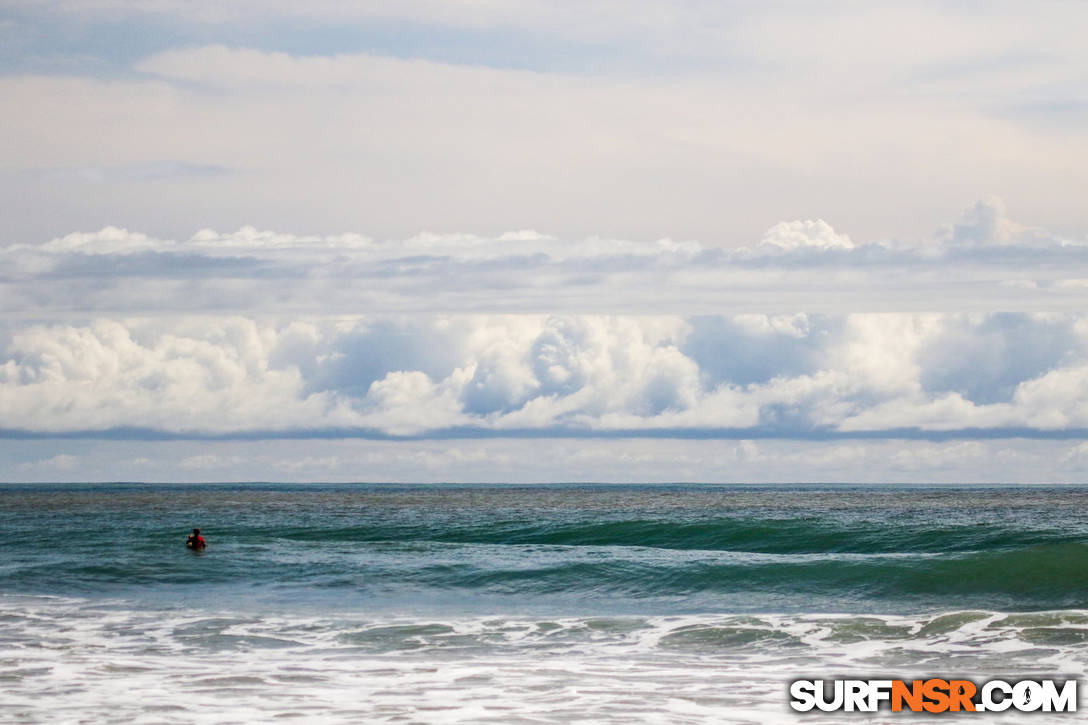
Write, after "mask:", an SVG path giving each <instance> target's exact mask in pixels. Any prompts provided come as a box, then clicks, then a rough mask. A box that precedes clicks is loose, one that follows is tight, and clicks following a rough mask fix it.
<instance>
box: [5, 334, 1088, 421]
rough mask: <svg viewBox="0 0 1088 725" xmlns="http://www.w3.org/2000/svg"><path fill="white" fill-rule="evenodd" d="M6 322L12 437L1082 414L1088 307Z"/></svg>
mask: <svg viewBox="0 0 1088 725" xmlns="http://www.w3.org/2000/svg"><path fill="white" fill-rule="evenodd" d="M6 338H7V339H6V347H5V349H4V351H3V360H4V362H3V363H2V365H0V427H2V428H3V429H6V430H8V431H9V433H10V432H18V431H22V432H24V433H27V432H33V433H43V434H62V433H73V432H86V431H108V430H114V429H130V430H131V429H134V430H140V431H144V433H141V435H142V434H146V433H155V432H158V433H162V434H172V435H183V436H193V435H196V436H205V435H211V436H222V435H227V436H235V435H250V434H259V435H288V436H295V435H317V436H326V435H370V436H384V435H391V436H446V435H450V434H454V433H456V434H458V435H484V436H515V437H516V436H524V435H550V434H557V435H614V434H624V435H630V434H637V433H639V432H648V433H652V434H653V435H675V436H690V435H711V436H726V437H743V436H745V435H746V433H745V432H746V431H747V432H748V433H747V435H751V436H757V437H767V436H770V437H795V438H796V437H813V436H815V437H821V436H825V437H826V436H869V435H873V434H876V435H904V434H910V433H909V432H910V431H916V432H917V433H918V434H923V435H924V434H944V433H948V432H956V431H960V432H963V433H964V434H966V432H969V431H972V430H975V429H992V430H994V431H997V432H999V433H1001V432H1002V431H1005V432H1006V433H1001V434H1008V432H1009V431H1012V432H1016V431H1020V432H1023V431H1029V432H1030V431H1035V432H1037V433H1038V434H1061V433H1063V432H1074V433H1075V432H1076V431H1080V430H1083V429H1085V428H1088V413H1086V412H1085V411H1088V320H1086V319H1085V318H1084V316H1083V315H1052V314H1051V315H1027V314H990V315H958V314H921V315H919V314H853V315H847V316H841V317H827V316H808V315H789V316H774V315H737V316H731V317H724V316H717V317H705V316H700V317H664V316H654V317H633V316H595V315H513V316H511V315H504V316H454V317H419V316H412V317H404V318H388V317H386V318H364V319H356V320H344V319H341V320H315V321H311V322H292V323H289V324H275V323H270V322H264V323H262V322H259V321H256V320H253V319H248V318H219V317H215V318H199V317H198V318H185V319H182V320H176V319H175V320H171V321H166V320H160V319H144V320H137V319H130V320H108V319H101V320H98V321H96V322H94V323H91V324H87V325H40V324H30V325H15V326H14V327H13V328H12V329H10V330H9V331H8V334H7V336H6ZM949 340H954V341H957V342H958V346H956V345H949V344H948V341H949ZM133 435H135V433H133Z"/></svg>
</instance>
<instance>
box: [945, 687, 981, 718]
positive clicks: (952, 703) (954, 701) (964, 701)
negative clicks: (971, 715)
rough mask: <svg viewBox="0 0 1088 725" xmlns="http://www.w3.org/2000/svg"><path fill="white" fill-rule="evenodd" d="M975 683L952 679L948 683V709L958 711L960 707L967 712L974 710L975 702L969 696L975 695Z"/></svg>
mask: <svg viewBox="0 0 1088 725" xmlns="http://www.w3.org/2000/svg"><path fill="white" fill-rule="evenodd" d="M975 689H976V688H975V683H973V682H971V681H970V680H952V681H951V682H949V683H948V694H949V709H950V710H953V711H955V712H959V710H960V708H961V707H962V708H963V709H964V710H965V711H967V712H974V711H975V703H973V702H971V698H972V697H974V696H975Z"/></svg>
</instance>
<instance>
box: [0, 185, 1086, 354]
mask: <svg viewBox="0 0 1088 725" xmlns="http://www.w3.org/2000/svg"><path fill="white" fill-rule="evenodd" d="M0 262H2V263H3V265H4V270H5V275H4V276H3V277H2V278H0V297H2V298H5V301H6V302H7V309H8V310H9V312H10V314H17V315H21V316H25V317H31V318H38V319H41V318H43V317H44V318H47V319H48V318H62V319H71V318H73V317H77V318H78V317H80V316H82V317H86V316H94V315H96V314H98V315H107V316H108V315H116V314H134V315H147V314H159V313H169V314H178V313H186V312H188V313H193V314H208V313H210V312H216V313H220V314H239V315H245V316H258V315H266V314H277V315H279V314H285V315H288V316H291V317H297V316H298V315H300V314H302V315H305V314H312V315H321V316H330V315H338V314H341V313H342V312H343V311H345V310H349V311H351V312H352V313H355V314H359V313H370V312H389V311H398V312H404V313H425V314H444V313H459V312H506V311H511V310H516V311H519V312H533V313H552V312H557V313H558V312H573V313H584V312H587V311H599V312H615V313H622V314H647V313H654V314H656V313H675V314H682V315H687V314H692V313H718V312H720V311H722V310H729V311H731V312H734V313H743V312H746V311H752V312H755V313H758V314H757V316H756V317H755V318H753V319H764V318H763V317H760V315H764V314H766V313H769V312H796V311H797V310H806V311H810V312H828V313H834V314H843V313H848V312H852V311H855V310H859V309H860V310H887V311H904V312H920V311H926V310H932V311H938V312H943V311H948V310H957V311H959V310H964V311H967V310H978V311H982V312H985V311H989V310H993V309H1005V310H1010V311H1039V312H1041V311H1047V310H1050V311H1067V310H1077V309H1082V308H1083V305H1084V304H1085V302H1086V300H1085V287H1084V285H1082V284H1080V283H1079V282H1078V280H1081V279H1084V278H1088V243H1084V242H1081V241H1078V240H1076V239H1070V238H1066V237H1063V236H1059V235H1054V234H1050V233H1048V232H1046V231H1045V230H1043V229H1041V228H1038V227H1030V226H1027V225H1024V224H1020V223H1018V222H1015V221H1013V220H1011V219H1010V218H1009V217H1008V216H1007V214H1005V213H1004V212H1003V207H1002V206H1001V203H1000V201H999V200H993V199H990V200H984V201H982V202H979V203H978V204H976V205H975V206H973V207H972V208H971V209H969V210H968V212H967V214H966V215H965V217H964V220H963V221H961V222H960V223H958V224H955V225H951V226H949V227H946V228H942V229H940V230H938V231H937V232H936V234H935V236H934V237H933V238H932V239H931V240H929V241H928V242H927V243H925V244H908V243H905V242H895V241H887V240H885V241H879V242H855V241H853V240H852V239H851V238H850V237H849V236H847V235H846V234H844V233H841V232H838V231H836V230H835V229H834V228H832V227H831V225H829V224H827V223H826V222H823V221H820V220H815V221H812V220H809V221H804V220H800V221H792V222H781V223H779V224H776V225H774V226H773V227H771V228H770V229H769V230H768V231H767V232H766V233H765V234H764V236H763V238H762V240H761V241H760V242H759V243H758V244H755V245H753V246H750V247H742V248H739V249H736V250H729V249H724V248H722V247H717V246H713V245H710V244H705V243H701V242H697V241H675V240H672V239H661V240H656V241H650V242H645V241H642V242H640V241H631V240H623V239H615V238H608V237H589V238H586V239H581V240H576V239H566V238H562V237H558V236H553V235H550V234H546V233H542V232H538V231H534V230H518V231H513V232H506V233H500V234H496V235H492V236H483V235H476V234H468V233H447V234H439V233H434V232H424V233H419V234H415V235H413V236H411V237H408V238H405V239H383V240H378V239H374V238H372V237H369V236H366V235H365V234H361V233H341V234H333V235H316V234H314V235H304V234H292V233H285V232H277V231H272V230H259V229H257V228H255V227H252V226H244V227H241V228H239V229H238V230H236V231H234V232H219V231H215V230H212V229H208V228H205V229H201V230H199V231H197V232H196V233H195V234H193V235H191V236H189V237H188V238H183V239H177V240H175V239H161V238H156V237H154V236H152V235H149V234H146V233H142V232H139V231H131V230H126V229H122V228H119V227H114V226H108V227H104V228H103V229H101V230H99V231H97V232H74V233H70V234H66V235H63V236H60V237H57V238H55V239H53V240H50V241H48V242H46V243H44V244H39V245H28V244H13V245H7V246H0ZM512 306H514V307H512ZM776 319H784V318H776ZM481 374H482V373H481Z"/></svg>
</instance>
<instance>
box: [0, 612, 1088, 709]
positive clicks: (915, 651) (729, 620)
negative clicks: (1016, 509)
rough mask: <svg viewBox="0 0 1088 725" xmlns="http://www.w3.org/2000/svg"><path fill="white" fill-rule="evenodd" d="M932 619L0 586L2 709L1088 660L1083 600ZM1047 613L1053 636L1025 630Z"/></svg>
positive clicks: (990, 668) (500, 696)
mask: <svg viewBox="0 0 1088 725" xmlns="http://www.w3.org/2000/svg"><path fill="white" fill-rule="evenodd" d="M941 616H943V617H944V618H943V619H940V620H938V615H926V616H901V617H897V616H856V615H841V614H828V615H820V614H807V615H781V614H778V615H698V616H663V617H608V618H606V617H597V618H592V617H590V618H584V617H562V618H557V619H552V620H545V619H527V618H517V617H501V616H492V617H458V618H453V619H449V620H435V619H411V618H393V619H388V618H387V619H368V618H367V617H365V616H362V615H352V614H347V615H339V616H312V617H311V616H286V615H277V616H262V617H254V616H248V615H243V614H240V613H238V612H208V613H194V612H192V611H186V612H148V611H139V610H135V609H131V608H128V605H126V604H125V603H123V602H92V601H84V600H72V599H57V598H44V597H11V596H0V694H2V697H0V720H12V721H19V720H25V721H30V722H45V721H49V722H51V723H63V722H74V721H80V720H100V719H103V718H106V719H109V720H115V721H132V722H149V723H150V722H155V723H228V722H235V723H237V722H246V723H249V722H268V721H283V720H287V721H292V722H303V723H307V722H321V723H337V722H344V723H348V722H350V723H356V722H362V721H366V722H394V721H396V722H400V721H408V722H426V723H452V722H496V723H512V722H569V721H584V722H599V723H611V722H617V723H618V722H623V723H628V722H636V721H637V722H645V723H711V722H713V723H745V722H748V723H776V722H796V721H798V720H799V718H798V717H797V716H796V715H795V714H794V713H792V712H791V711H789V710H788V706H787V698H786V688H787V683H788V682H789V681H791V680H793V679H796V678H799V677H823V678H830V677H846V676H861V677H878V676H891V677H903V678H908V677H920V676H934V675H944V676H952V675H955V676H957V677H963V676H966V677H971V678H972V679H985V678H988V677H992V676H999V675H1011V674H1016V675H1020V676H1027V675H1043V674H1052V675H1063V676H1077V677H1079V676H1081V675H1082V674H1083V673H1084V670H1085V666H1086V664H1088V644H1085V643H1084V642H1083V641H1081V640H1082V638H1081V637H1079V636H1077V634H1076V633H1077V632H1081V631H1083V630H1085V629H1086V626H1088V612H1055V613H1040V614H1033V615H1031V617H1032V618H1033V619H1032V620H1030V621H1028V620H1025V619H1023V618H1021V621H1019V623H1018V621H1017V620H1016V619H1015V618H1013V621H1010V619H1009V617H1008V616H1007V615H1004V614H1000V613H995V612H978V613H945V614H944V615H941ZM935 621H936V623H935ZM927 626H928V629H927ZM1044 630H1045V632H1047V633H1050V634H1051V635H1054V633H1055V632H1056V633H1058V636H1052V639H1054V641H1056V642H1061V644H1039V643H1038V642H1037V641H1034V642H1033V641H1032V637H1036V639H1037V634H1038V632H1040V631H1044ZM1033 632H1034V633H1035V634H1033ZM1063 633H1064V635H1068V636H1065V637H1064V638H1063ZM885 714H886V715H887V718H886V719H888V720H891V719H898V717H893V716H892V714H891V713H885ZM1046 717H1047V716H1046V715H1040V714H1035V715H1033V717H1032V722H1036V723H1042V722H1047V720H1046ZM1059 718H1060V719H1061V721H1068V720H1069V716H1053V719H1054V720H1055V721H1058V720H1059ZM814 719H815V721H819V722H823V721H824V720H821V718H820V717H819V716H816V717H815V718H813V717H812V716H811V715H809V716H806V717H805V718H804V720H805V721H813V720H814ZM829 719H830V720H834V719H835V718H834V717H831V718H829ZM987 719H988V720H989V717H988V718H987ZM1005 719H1008V720H1009V721H1013V720H1014V719H1015V718H1014V717H1013V716H1007V717H1006V718H1005Z"/></svg>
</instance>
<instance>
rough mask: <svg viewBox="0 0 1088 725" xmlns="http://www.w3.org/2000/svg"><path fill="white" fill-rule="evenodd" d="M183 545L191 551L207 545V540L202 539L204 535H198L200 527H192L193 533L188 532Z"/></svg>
mask: <svg viewBox="0 0 1088 725" xmlns="http://www.w3.org/2000/svg"><path fill="white" fill-rule="evenodd" d="M185 545H186V546H188V547H189V548H190V549H192V550H193V551H200V550H201V549H203V548H205V547H207V545H208V542H206V541H204V537H203V536H201V535H200V529H193V533H191V534H189V538H188V539H186V541H185Z"/></svg>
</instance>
